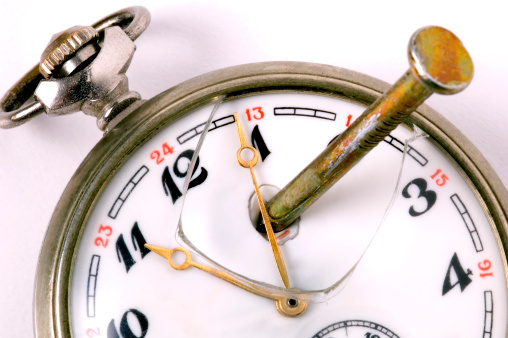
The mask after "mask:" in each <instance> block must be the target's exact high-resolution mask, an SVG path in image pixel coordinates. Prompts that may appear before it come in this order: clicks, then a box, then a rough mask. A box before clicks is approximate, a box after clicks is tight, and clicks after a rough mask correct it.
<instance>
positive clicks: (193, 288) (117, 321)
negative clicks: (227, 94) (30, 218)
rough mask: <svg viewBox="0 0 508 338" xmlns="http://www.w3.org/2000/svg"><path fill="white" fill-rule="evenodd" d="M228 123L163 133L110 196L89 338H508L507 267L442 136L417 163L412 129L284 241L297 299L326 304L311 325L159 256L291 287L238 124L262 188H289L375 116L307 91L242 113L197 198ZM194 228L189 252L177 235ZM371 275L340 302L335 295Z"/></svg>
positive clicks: (228, 107)
mask: <svg viewBox="0 0 508 338" xmlns="http://www.w3.org/2000/svg"><path fill="white" fill-rule="evenodd" d="M212 109H213V105H209V106H206V107H203V108H200V109H198V110H197V111H195V112H193V113H192V114H189V115H186V116H185V117H183V118H182V119H180V120H178V121H177V122H175V123H173V124H171V125H169V126H168V127H166V128H165V129H163V130H161V131H160V132H158V133H157V134H156V135H155V136H154V137H153V138H152V139H151V140H150V141H148V142H147V143H146V144H144V145H143V146H142V147H141V148H140V149H139V150H138V151H136V152H135V153H134V155H133V156H132V157H130V158H129V160H128V161H127V162H126V163H125V164H124V165H123V166H122V168H121V169H120V170H119V171H118V172H117V173H116V174H115V176H114V177H113V179H112V180H111V181H109V183H108V184H107V186H106V187H105V189H104V191H103V193H102V196H101V197H100V199H99V200H98V202H97V203H96V205H95V207H94V208H93V211H92V212H91V215H90V217H89V219H88V222H87V224H86V227H85V229H84V231H83V234H82V237H81V239H80V246H79V250H78V251H77V256H76V261H75V265H74V268H73V275H72V283H71V295H70V304H71V310H70V312H71V327H72V331H73V332H74V334H75V335H76V336H83V335H86V334H87V335H88V336H93V335H94V334H97V335H98V333H99V332H100V334H101V336H106V335H107V336H108V337H161V336H175V337H181V336H231V337H237V336H242V337H245V336H256V337H259V336H265V337H268V336H288V337H312V336H316V337H324V336H326V337H328V336H329V337H331V336H332V334H328V335H327V334H326V333H324V332H325V331H323V330H325V329H326V328H328V327H333V325H334V324H336V323H350V324H347V325H345V326H340V327H339V326H338V327H337V328H336V329H333V330H335V331H334V332H333V337H342V336H344V337H345V336H346V335H345V334H347V333H348V332H349V333H353V332H354V333H355V335H354V336H355V337H370V338H374V337H409V336H411V337H451V336H458V337H485V336H492V337H505V336H506V329H507V317H508V315H507V295H506V289H507V283H506V268H505V266H506V257H505V256H504V254H503V249H502V247H501V245H500V239H499V235H498V233H497V230H496V228H495V224H494V222H493V220H492V219H491V218H490V215H489V212H488V211H487V209H486V208H485V205H484V202H483V201H482V200H481V198H480V197H479V195H478V193H477V191H476V190H475V189H474V188H473V187H472V185H471V184H470V181H469V179H468V178H467V177H465V174H464V172H463V171H462V170H461V169H460V168H459V166H458V164H457V163H455V162H453V161H452V160H451V159H450V157H449V156H447V155H446V153H445V152H444V150H443V149H442V148H440V147H439V146H437V145H435V144H434V143H433V141H432V140H431V139H430V138H425V137H418V138H417V139H416V140H414V141H412V142H409V143H408V147H407V149H406V150H405V151H404V144H405V142H406V140H409V139H411V138H412V137H414V136H415V133H414V131H412V130H410V127H406V126H404V127H399V128H397V129H396V130H395V131H394V132H393V133H392V134H391V135H390V136H389V137H387V138H386V139H385V142H381V144H380V145H379V146H378V147H376V148H375V149H374V150H373V151H372V152H371V153H370V154H369V155H368V156H367V157H366V158H365V159H364V160H362V161H361V162H360V163H359V164H358V165H357V166H356V167H355V168H354V169H353V170H352V171H351V172H349V173H348V174H347V175H346V176H345V177H344V178H343V179H341V181H340V182H339V183H337V184H336V185H335V186H334V187H333V188H332V189H330V190H329V191H328V192H327V193H326V194H325V195H324V196H323V197H322V198H321V199H320V200H319V201H318V202H316V204H315V205H313V206H312V207H311V208H310V209H309V210H308V211H306V212H305V213H304V214H303V215H302V216H301V219H300V220H299V222H298V224H297V225H295V226H293V228H290V229H289V232H287V233H285V232H283V233H279V234H276V235H278V236H282V237H287V236H289V237H290V238H289V239H287V238H286V241H281V243H282V244H281V246H280V247H281V251H282V255H283V257H284V261H285V263H286V267H287V270H288V275H289V279H290V281H291V286H292V287H294V288H296V289H298V290H301V291H305V292H310V293H312V292H314V293H312V295H313V296H312V297H311V298H312V299H311V300H310V302H309V304H308V308H307V310H306V312H305V313H304V314H303V315H302V316H300V317H298V318H286V317H283V316H282V315H280V314H279V313H278V312H277V311H276V309H275V306H274V303H273V301H271V300H269V299H266V298H263V297H260V296H258V295H255V294H252V293H249V292H247V291H245V290H242V289H240V288H238V287H235V286H233V285H231V284H229V283H227V282H226V281H224V280H222V279H219V278H217V277H214V276H212V275H210V274H207V273H205V272H203V271H200V270H198V269H195V268H189V269H187V270H183V271H177V270H174V269H172V268H171V267H170V266H169V265H168V264H167V262H166V261H165V260H164V259H163V258H161V257H160V256H158V255H156V254H154V253H152V252H151V251H149V250H148V249H146V248H144V246H143V245H144V244H145V243H149V244H154V245H158V246H161V247H166V248H169V249H172V248H175V247H179V246H182V245H184V246H186V247H191V248H192V247H194V248H196V249H197V250H198V251H199V252H193V253H192V259H193V260H195V261H197V262H200V263H201V264H204V265H208V266H215V267H217V266H222V267H224V268H226V269H228V270H231V271H233V272H235V273H237V274H239V275H242V276H244V277H245V278H248V279H250V280H252V281H254V282H255V283H259V285H262V284H261V283H266V284H267V285H266V288H267V290H276V289H277V288H282V283H281V281H280V277H279V275H278V272H277V268H276V266H275V263H274V261H273V256H272V253H271V249H270V245H269V243H268V241H267V240H266V239H265V238H264V237H263V236H261V235H260V234H259V233H258V232H257V231H256V230H255V228H254V225H253V222H252V220H251V214H252V203H251V202H250V201H251V198H252V196H253V193H254V190H253V187H252V181H251V179H250V177H249V173H248V171H247V170H246V169H244V168H242V167H241V166H240V165H238V162H237V161H236V151H237V150H238V148H239V141H238V135H237V133H236V128H235V120H234V118H233V113H235V112H236V113H237V114H238V115H239V118H240V120H241V122H242V125H243V127H244V130H245V133H246V136H247V139H248V140H249V141H250V142H251V144H252V145H253V146H254V147H256V149H257V150H258V152H259V154H260V160H259V163H258V164H257V165H256V166H255V167H254V171H255V173H256V177H257V180H258V183H259V184H260V185H265V186H270V187H276V188H277V187H278V188H282V187H283V186H284V185H285V184H287V183H288V182H289V180H291V179H292V178H293V177H294V176H295V175H296V174H298V172H299V171H300V170H301V169H302V168H303V167H304V166H305V165H306V164H307V163H309V162H310V161H311V160H312V159H313V158H314V157H315V156H316V155H317V154H318V153H319V152H320V151H321V150H322V149H324V148H325V147H326V146H327V144H328V143H329V142H330V141H331V140H332V139H333V138H334V137H335V136H337V135H338V134H339V133H341V132H342V131H343V130H344V129H345V128H346V127H347V126H348V125H349V124H350V123H351V122H352V121H353V120H354V119H355V118H356V117H357V116H359V115H360V114H361V112H362V111H363V107H361V106H359V105H356V104H353V103H350V102H347V101H343V100H339V99H337V98H333V97H327V96H322V95H309V94H298V93H278V94H265V95H254V96H246V97H242V98H238V99H234V100H229V101H226V102H224V103H222V104H220V106H219V108H218V111H217V113H216V114H215V116H214V117H213V122H212V124H211V128H210V130H209V131H208V134H207V136H206V138H205V139H204V142H203V145H202V148H201V150H200V151H199V154H198V158H199V162H198V163H196V166H195V171H194V173H193V174H192V176H191V177H190V186H189V189H188V191H187V193H186V194H185V190H184V187H183V185H184V181H185V178H186V176H187V174H188V173H187V171H188V166H189V162H190V160H191V158H192V156H193V154H194V151H195V149H196V145H197V143H198V140H199V139H200V134H201V132H202V131H203V124H204V123H205V122H206V121H207V119H208V117H209V115H210V112H211V111H212ZM424 131H425V130H424ZM403 154H405V155H406V156H405V159H404V162H403V165H402V159H403ZM401 166H402V170H401ZM397 182H398V183H397ZM276 188H275V189H276ZM268 190H269V189H267V190H264V191H266V192H268ZM262 191H263V190H262ZM265 198H266V197H265ZM184 200H185V203H183V202H184ZM180 216H181V219H180ZM180 221H181V230H182V232H183V234H184V237H185V241H186V242H185V241H184V240H183V239H182V236H181V235H180V236H179V235H177V230H178V225H179V222H180ZM357 263H358V265H356V268H355V269H353V273H352V275H351V276H350V278H348V279H347V280H346V281H345V282H341V283H339V284H340V285H339V287H338V288H337V289H334V290H333V291H332V292H330V293H325V292H319V290H323V289H327V288H330V287H333V286H334V285H335V284H336V283H337V282H339V281H340V280H341V279H342V278H343V277H344V276H345V275H346V274H347V273H348V272H349V271H350V270H351V269H352V268H353V267H355V264H357ZM316 290H317V291H316ZM352 320H354V321H355V323H358V322H361V323H373V325H374V324H376V325H377V326H375V327H372V328H371V329H367V328H366V326H362V325H356V326H355V325H352V324H351V323H352V322H351V321H352ZM381 328H385V329H386V328H389V329H386V331H383V330H382V329H381ZM319 332H320V333H321V334H320V335H319V334H318V333H319ZM387 332H390V333H387ZM394 332H396V334H395V333H394ZM341 335H342V336H341Z"/></svg>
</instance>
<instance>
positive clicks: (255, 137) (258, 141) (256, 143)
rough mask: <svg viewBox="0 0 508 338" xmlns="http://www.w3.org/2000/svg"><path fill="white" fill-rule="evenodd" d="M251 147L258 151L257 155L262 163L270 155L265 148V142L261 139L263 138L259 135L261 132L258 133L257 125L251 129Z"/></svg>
mask: <svg viewBox="0 0 508 338" xmlns="http://www.w3.org/2000/svg"><path fill="white" fill-rule="evenodd" d="M251 140H252V146H253V147H254V148H256V149H257V150H258V151H259V155H260V156H261V161H264V160H265V158H267V157H268V155H270V150H269V149H268V147H267V146H266V143H265V140H264V139H263V136H262V135H261V132H260V131H259V127H258V125H256V126H255V127H254V129H252V135H251Z"/></svg>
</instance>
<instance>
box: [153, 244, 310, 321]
mask: <svg viewBox="0 0 508 338" xmlns="http://www.w3.org/2000/svg"><path fill="white" fill-rule="evenodd" d="M145 247H146V248H147V249H150V250H151V251H153V252H155V253H156V254H158V255H160V256H162V257H164V258H165V259H166V260H167V261H168V263H169V265H170V266H171V267H172V268H173V269H175V270H185V269H187V268H189V267H191V266H192V267H195V268H197V269H199V270H201V271H204V272H206V273H209V274H210V275H212V276H215V277H218V278H220V279H222V280H224V281H226V282H228V283H231V284H233V285H235V286H237V287H239V288H241V289H244V290H246V291H249V292H251V293H253V294H255V295H257V296H261V297H264V298H268V299H271V300H274V301H275V305H276V307H277V310H278V311H279V312H280V313H281V314H282V315H284V316H287V317H298V316H300V315H301V314H303V313H304V312H305V310H306V309H307V302H304V301H300V300H296V299H292V298H285V297H279V296H275V295H274V294H273V293H272V292H270V290H268V289H265V288H262V287H259V286H257V285H255V284H252V283H248V282H245V281H242V280H240V279H238V278H235V277H234V276H233V275H231V274H229V273H227V272H225V271H222V270H218V269H214V268H212V267H209V266H206V265H203V264H199V263H197V262H195V261H193V260H192V256H191V253H190V252H189V250H187V249H184V248H174V249H166V248H161V247H158V246H155V245H151V244H145ZM177 252H181V253H183V254H184V255H185V261H184V262H183V263H181V264H177V263H176V262H175V261H174V260H173V255H174V254H175V253H177Z"/></svg>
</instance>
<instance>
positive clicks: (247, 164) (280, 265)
mask: <svg viewBox="0 0 508 338" xmlns="http://www.w3.org/2000/svg"><path fill="white" fill-rule="evenodd" d="M235 121H236V128H237V129H238V137H239V138H240V149H238V152H237V153H236V159H237V160H238V163H240V165H241V166H242V167H244V168H249V170H250V174H251V176H252V182H253V183H254V190H256V197H257V199H258V204H259V209H260V210H261V216H262V218H263V223H264V224H265V229H266V234H267V235H268V240H269V241H270V246H271V247H272V251H273V257H274V258H275V263H276V264H277V269H279V274H280V277H281V278H282V283H283V284H284V287H285V288H286V289H289V288H290V285H289V278H288V273H287V271H286V266H285V265H284V260H283V259H282V254H281V252H280V248H279V244H277V239H276V238H275V234H274V233H273V229H272V224H271V223H270V218H269V217H268V212H267V211H266V207H265V202H264V201H263V198H262V197H261V192H260V191H259V187H258V183H257V181H256V176H255V175H254V170H252V167H254V166H255V165H256V163H257V162H258V159H259V154H258V152H257V150H256V149H255V148H254V147H251V146H249V144H248V143H247V139H246V137H245V134H244V133H243V129H242V126H241V124H240V120H239V119H238V115H237V114H236V113H235ZM246 149H248V150H250V152H252V154H251V156H252V159H250V160H248V161H246V160H244V159H243V158H242V152H243V153H244V155H246V154H245V150H246Z"/></svg>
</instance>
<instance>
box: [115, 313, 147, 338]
mask: <svg viewBox="0 0 508 338" xmlns="http://www.w3.org/2000/svg"><path fill="white" fill-rule="evenodd" d="M128 317H131V320H129V318H128ZM134 323H137V326H138V328H136V330H135V331H136V332H141V333H140V335H139V336H136V335H135V334H134V332H132V329H131V325H132V324H134ZM147 331H148V318H146V316H145V315H144V314H143V313H141V312H139V311H138V310H136V309H130V310H129V311H127V312H125V313H124V314H123V316H122V319H121V320H120V334H118V332H117V331H116V327H115V320H114V319H111V321H110V322H109V325H108V338H143V337H145V336H146V333H147Z"/></svg>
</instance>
